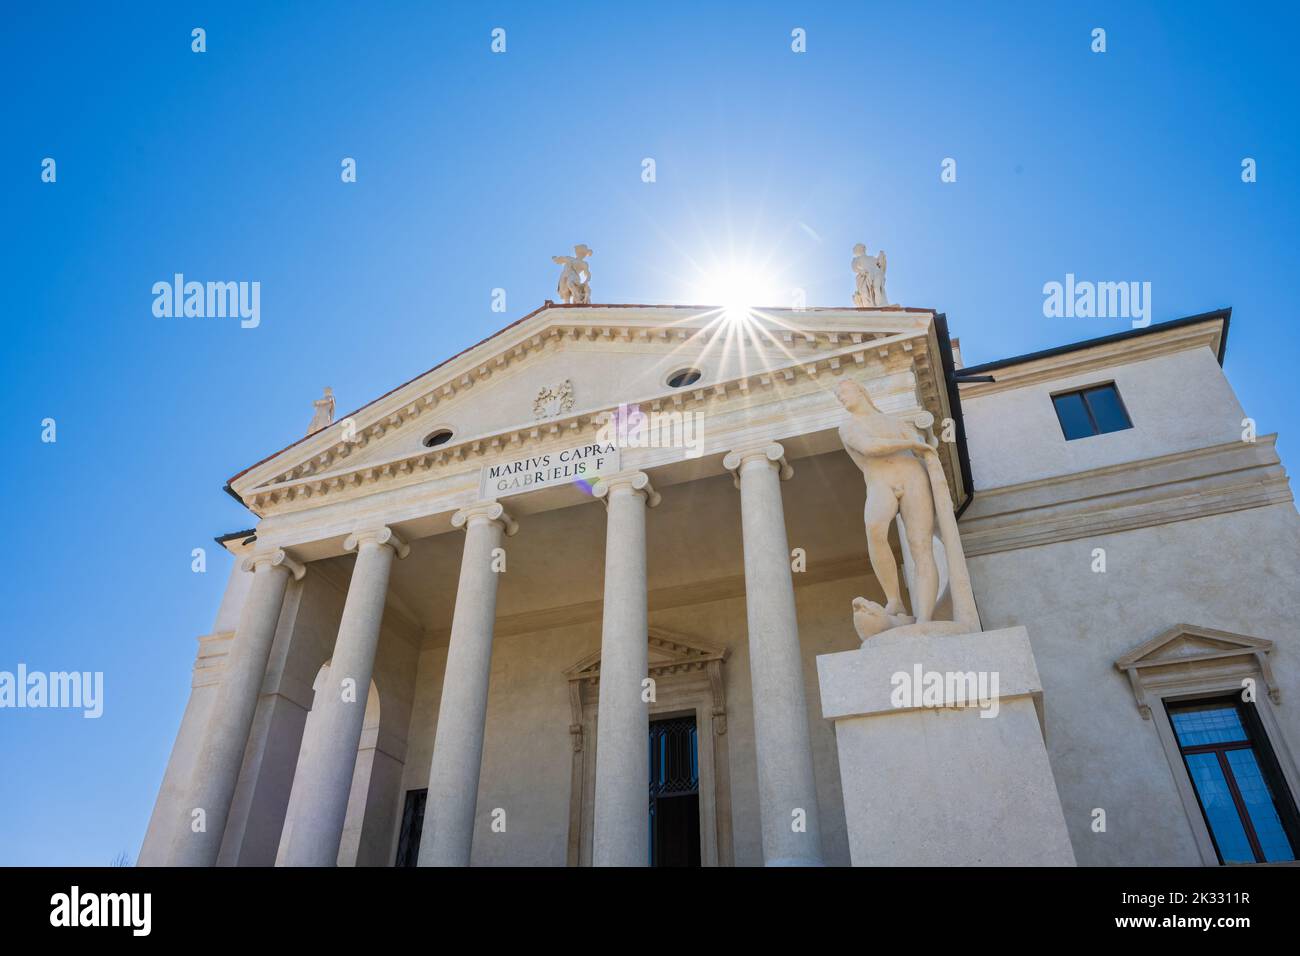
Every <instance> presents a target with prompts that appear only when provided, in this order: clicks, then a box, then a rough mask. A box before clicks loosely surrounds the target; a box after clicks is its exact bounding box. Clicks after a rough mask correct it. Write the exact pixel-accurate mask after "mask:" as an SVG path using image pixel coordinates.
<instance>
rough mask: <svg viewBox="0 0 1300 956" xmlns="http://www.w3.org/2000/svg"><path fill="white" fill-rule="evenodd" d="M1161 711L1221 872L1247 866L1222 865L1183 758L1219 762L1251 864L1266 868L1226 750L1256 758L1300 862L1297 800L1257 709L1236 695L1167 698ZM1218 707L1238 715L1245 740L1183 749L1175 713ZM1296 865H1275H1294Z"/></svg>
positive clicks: (1216, 844) (1202, 807)
mask: <svg viewBox="0 0 1300 956" xmlns="http://www.w3.org/2000/svg"><path fill="white" fill-rule="evenodd" d="M1160 703H1161V705H1162V707H1161V709H1162V710H1164V713H1165V720H1166V721H1167V722H1168V724H1169V732H1170V734H1171V735H1172V737H1173V743H1174V746H1175V748H1176V749H1177V751H1178V756H1179V760H1180V763H1181V764H1182V770H1183V773H1184V774H1185V775H1186V777H1187V782H1188V784H1189V785H1190V787H1191V790H1192V794H1193V799H1194V800H1195V801H1196V806H1197V809H1198V810H1199V811H1200V813H1201V820H1202V822H1203V823H1204V825H1205V832H1206V834H1207V836H1208V837H1209V839H1210V842H1211V844H1212V845H1213V847H1214V855H1215V859H1216V861H1217V862H1218V864H1219V865H1220V866H1241V865H1249V864H1248V863H1246V864H1243V863H1241V862H1238V861H1234V862H1232V863H1226V862H1225V861H1224V859H1223V853H1222V852H1221V851H1220V850H1219V845H1218V840H1216V839H1215V837H1214V831H1213V829H1212V828H1211V827H1210V821H1209V818H1208V816H1207V815H1206V810H1205V803H1204V801H1203V800H1202V799H1201V796H1200V793H1199V791H1198V790H1197V788H1196V783H1195V780H1194V779H1193V777H1192V771H1191V768H1190V767H1189V766H1188V765H1187V757H1188V756H1191V755H1196V754H1206V753H1213V754H1215V756H1216V757H1217V758H1218V762H1219V766H1220V771H1221V772H1222V773H1223V777H1224V782H1225V783H1226V784H1227V785H1228V792H1229V794H1230V795H1231V796H1232V802H1233V806H1234V808H1235V809H1236V811H1237V817H1238V819H1239V820H1240V821H1241V827H1242V831H1243V832H1244V833H1245V835H1246V841H1247V843H1249V844H1250V849H1251V852H1252V853H1253V854H1254V855H1255V860H1254V863H1256V864H1260V863H1268V862H1269V861H1268V860H1265V859H1263V856H1264V851H1263V848H1262V847H1261V846H1260V843H1259V837H1258V835H1257V834H1256V832H1255V823H1254V820H1252V819H1251V816H1250V813H1249V811H1248V809H1247V808H1246V805H1245V801H1244V800H1243V799H1242V796H1241V791H1240V789H1239V787H1238V784H1237V780H1236V772H1235V771H1234V770H1233V769H1232V767H1231V765H1230V764H1229V762H1228V760H1227V759H1226V757H1225V756H1224V754H1225V753H1226V752H1227V751H1229V750H1250V751H1251V752H1252V753H1253V754H1254V756H1255V762H1256V763H1257V764H1258V766H1259V770H1260V773H1261V774H1262V775H1263V777H1264V779H1265V781H1266V782H1267V783H1268V785H1269V787H1270V788H1271V789H1272V790H1273V791H1274V794H1275V796H1274V803H1275V805H1276V806H1277V811H1278V817H1279V819H1280V821H1281V824H1282V829H1283V831H1284V832H1285V833H1286V836H1287V839H1288V840H1289V841H1290V843H1291V848H1292V851H1293V853H1295V855H1296V858H1297V860H1300V811H1298V810H1297V808H1296V800H1295V794H1294V793H1293V791H1292V788H1291V787H1290V786H1289V785H1288V781H1287V779H1286V774H1285V773H1284V772H1283V770H1282V765H1281V760H1279V758H1278V754H1277V751H1276V750H1275V749H1274V747H1273V745H1272V741H1271V740H1270V739H1269V735H1268V732H1267V730H1266V729H1265V727H1264V722H1263V720H1262V719H1261V716H1260V710H1261V709H1260V706H1259V705H1258V703H1254V702H1247V701H1245V700H1243V699H1242V696H1241V693H1240V691H1236V692H1233V693H1226V694H1213V695H1210V696H1195V697H1177V698H1174V697H1170V698H1162V699H1161V702H1160ZM1216 704H1217V705H1220V706H1223V707H1231V708H1232V709H1233V710H1234V711H1236V713H1237V716H1238V718H1239V719H1240V720H1241V726H1242V729H1244V730H1245V732H1246V739H1245V740H1241V741H1232V742H1228V743H1213V744H1191V745H1185V744H1183V743H1182V742H1181V741H1179V739H1178V731H1177V730H1176V729H1175V728H1174V723H1173V720H1174V714H1175V713H1176V712H1177V711H1179V710H1184V709H1187V708H1190V707H1196V706H1201V705H1216ZM1297 860H1287V861H1278V862H1286V863H1294V862H1296V861H1297Z"/></svg>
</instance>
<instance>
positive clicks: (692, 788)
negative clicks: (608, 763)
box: [650, 716, 700, 866]
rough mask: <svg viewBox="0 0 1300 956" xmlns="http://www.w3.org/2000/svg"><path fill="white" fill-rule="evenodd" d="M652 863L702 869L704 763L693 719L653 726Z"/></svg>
mask: <svg viewBox="0 0 1300 956" xmlns="http://www.w3.org/2000/svg"><path fill="white" fill-rule="evenodd" d="M650 865H651V866H699V865H700V760H699V740H698V734H697V732H696V728H695V718H694V717H693V716H692V717H669V718H667V719H664V720H654V721H651V722H650Z"/></svg>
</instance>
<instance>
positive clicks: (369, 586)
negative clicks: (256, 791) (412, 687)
mask: <svg viewBox="0 0 1300 956" xmlns="http://www.w3.org/2000/svg"><path fill="white" fill-rule="evenodd" d="M383 532H384V533H385V535H386V537H383V541H382V542H381V540H380V538H381V536H380V535H377V534H373V533H371V534H366V535H362V536H352V537H349V539H348V541H347V544H346V546H347V547H349V549H351V548H352V547H355V548H356V549H357V561H356V564H355V565H354V566H353V569H352V580H351V582H350V583H349V585H348V596H347V601H346V602H345V603H344V605H343V618H342V620H341V621H340V623H339V634H338V639H337V640H336V641H335V644H334V655H333V657H332V658H331V660H330V670H329V681H328V682H327V683H326V684H325V685H324V686H323V687H321V689H320V690H319V691H318V692H317V694H316V698H315V700H314V702H313V704H312V720H313V722H314V723H315V722H318V729H319V736H318V737H317V739H318V740H319V742H320V746H319V749H318V750H317V751H316V753H315V754H314V755H313V757H314V759H313V760H311V761H310V762H309V763H308V764H306V765H305V766H304V767H303V768H302V771H301V779H295V780H294V782H293V786H294V789H295V790H299V791H300V792H301V794H302V797H301V803H300V804H299V805H298V808H297V812H296V815H295V818H294V824H293V828H292V829H291V830H290V831H289V832H288V833H287V834H286V840H287V843H286V845H285V851H284V853H283V855H282V861H281V862H282V864H283V865H284V866H334V865H335V864H336V863H337V862H338V855H339V841H340V840H341V839H342V836H343V820H344V817H345V816H346V815H347V811H348V797H349V796H350V795H351V792H352V774H353V772H354V770H355V769H356V762H357V746H358V745H359V744H360V742H361V729H362V724H363V723H364V722H365V716H366V700H367V698H368V697H369V694H370V679H371V676H372V675H373V673H374V668H375V652H376V650H377V649H378V647H379V630H380V626H381V624H382V622H383V616H384V602H385V598H386V596H387V593H388V577H389V573H390V572H391V570H392V566H393V556H394V553H395V549H396V548H398V547H399V546H400V547H402V548H403V549H405V545H403V544H401V543H400V541H398V540H396V539H395V538H394V536H393V535H392V532H391V531H388V529H386V528H385V529H383ZM384 542H387V543H384ZM345 682H346V683H345Z"/></svg>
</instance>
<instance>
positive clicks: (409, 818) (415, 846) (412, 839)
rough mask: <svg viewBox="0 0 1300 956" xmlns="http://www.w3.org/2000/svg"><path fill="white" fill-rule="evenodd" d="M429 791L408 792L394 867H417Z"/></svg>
mask: <svg viewBox="0 0 1300 956" xmlns="http://www.w3.org/2000/svg"><path fill="white" fill-rule="evenodd" d="M428 799H429V790H428V788H425V789H423V790H408V791H406V806H405V807H404V808H403V809H402V829H401V834H400V836H398V838H397V862H396V863H395V864H394V866H415V865H416V862H417V861H418V860H419V857H420V833H421V832H422V831H423V830H424V804H425V802H426V801H427V800H428Z"/></svg>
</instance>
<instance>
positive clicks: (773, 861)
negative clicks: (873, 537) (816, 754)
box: [723, 441, 822, 866]
mask: <svg viewBox="0 0 1300 956" xmlns="http://www.w3.org/2000/svg"><path fill="white" fill-rule="evenodd" d="M784 454H785V451H784V449H782V447H781V446H780V445H778V444H777V443H776V442H767V441H764V442H759V443H755V444H752V445H747V446H743V447H741V448H737V449H736V450H734V451H732V452H731V453H730V454H729V455H727V457H726V458H725V459H723V465H724V467H726V468H727V469H728V470H729V471H731V472H733V473H734V474H735V476H736V484H737V485H738V486H739V488H740V512H741V528H742V533H743V536H744V549H745V611H746V616H747V618H748V623H749V667H750V673H751V681H752V684H753V695H754V738H755V749H756V751H757V758H758V807H759V816H760V818H761V823H762V830H763V862H764V864H765V865H766V866H819V865H820V864H821V862H822V846H821V830H820V828H819V827H818V823H817V786H816V782H815V778H814V776H813V761H812V748H811V745H810V743H809V735H808V707H807V704H806V702H805V700H804V682H803V660H802V658H801V656H800V653H799V625H798V622H797V620H796V618H795V607H794V580H793V578H791V576H790V545H789V542H788V541H787V540H786V535H785V511H784V508H783V507H782V503H781V479H783V478H789V477H790V476H791V475H792V474H794V471H793V469H792V468H791V467H790V466H789V464H787V463H786V460H785V458H784Z"/></svg>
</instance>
